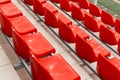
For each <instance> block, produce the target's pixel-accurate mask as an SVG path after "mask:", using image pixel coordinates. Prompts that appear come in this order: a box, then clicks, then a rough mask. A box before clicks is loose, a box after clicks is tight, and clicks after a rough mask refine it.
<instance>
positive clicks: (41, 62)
mask: <svg viewBox="0 0 120 80" xmlns="http://www.w3.org/2000/svg"><path fill="white" fill-rule="evenodd" d="M63 65H64V66H63ZM31 70H32V76H33V79H34V80H81V79H80V76H79V75H78V74H77V73H76V72H75V71H74V70H73V68H72V67H71V66H70V65H69V64H68V63H67V62H66V61H65V60H64V59H63V58H62V56H60V55H59V54H57V55H54V56H51V57H47V58H40V59H39V58H36V57H35V56H33V57H32V59H31Z"/></svg>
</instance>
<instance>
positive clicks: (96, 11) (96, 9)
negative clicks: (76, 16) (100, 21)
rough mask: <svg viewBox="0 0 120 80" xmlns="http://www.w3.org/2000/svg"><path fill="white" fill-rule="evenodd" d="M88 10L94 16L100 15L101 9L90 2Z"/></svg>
mask: <svg viewBox="0 0 120 80" xmlns="http://www.w3.org/2000/svg"><path fill="white" fill-rule="evenodd" d="M89 12H90V14H92V15H94V16H97V17H100V16H101V13H102V9H100V8H99V7H98V6H97V5H95V4H93V3H90V7H89Z"/></svg>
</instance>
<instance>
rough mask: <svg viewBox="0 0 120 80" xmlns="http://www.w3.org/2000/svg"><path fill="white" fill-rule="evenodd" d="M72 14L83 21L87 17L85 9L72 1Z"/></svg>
mask: <svg viewBox="0 0 120 80" xmlns="http://www.w3.org/2000/svg"><path fill="white" fill-rule="evenodd" d="M71 15H72V17H73V18H74V19H77V20H79V21H83V20H84V18H85V11H84V10H83V9H81V8H80V6H79V5H78V4H76V3H74V2H72V3H71Z"/></svg>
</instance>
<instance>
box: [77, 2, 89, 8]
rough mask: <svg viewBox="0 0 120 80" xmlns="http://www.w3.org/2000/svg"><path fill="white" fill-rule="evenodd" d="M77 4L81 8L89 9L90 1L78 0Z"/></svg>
mask: <svg viewBox="0 0 120 80" xmlns="http://www.w3.org/2000/svg"><path fill="white" fill-rule="evenodd" d="M78 4H79V6H80V7H81V8H85V9H89V6H90V2H89V0H78Z"/></svg>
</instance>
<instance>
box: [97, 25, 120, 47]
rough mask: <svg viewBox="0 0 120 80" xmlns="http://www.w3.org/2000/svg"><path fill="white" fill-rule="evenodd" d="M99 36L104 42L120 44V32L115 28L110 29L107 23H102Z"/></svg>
mask: <svg viewBox="0 0 120 80" xmlns="http://www.w3.org/2000/svg"><path fill="white" fill-rule="evenodd" d="M99 36H100V38H101V40H102V41H103V42H105V43H108V44H110V45H116V44H118V42H119V39H120V34H119V33H117V32H116V31H115V30H114V29H110V28H109V27H108V26H107V25H101V27H100V34H99Z"/></svg>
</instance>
